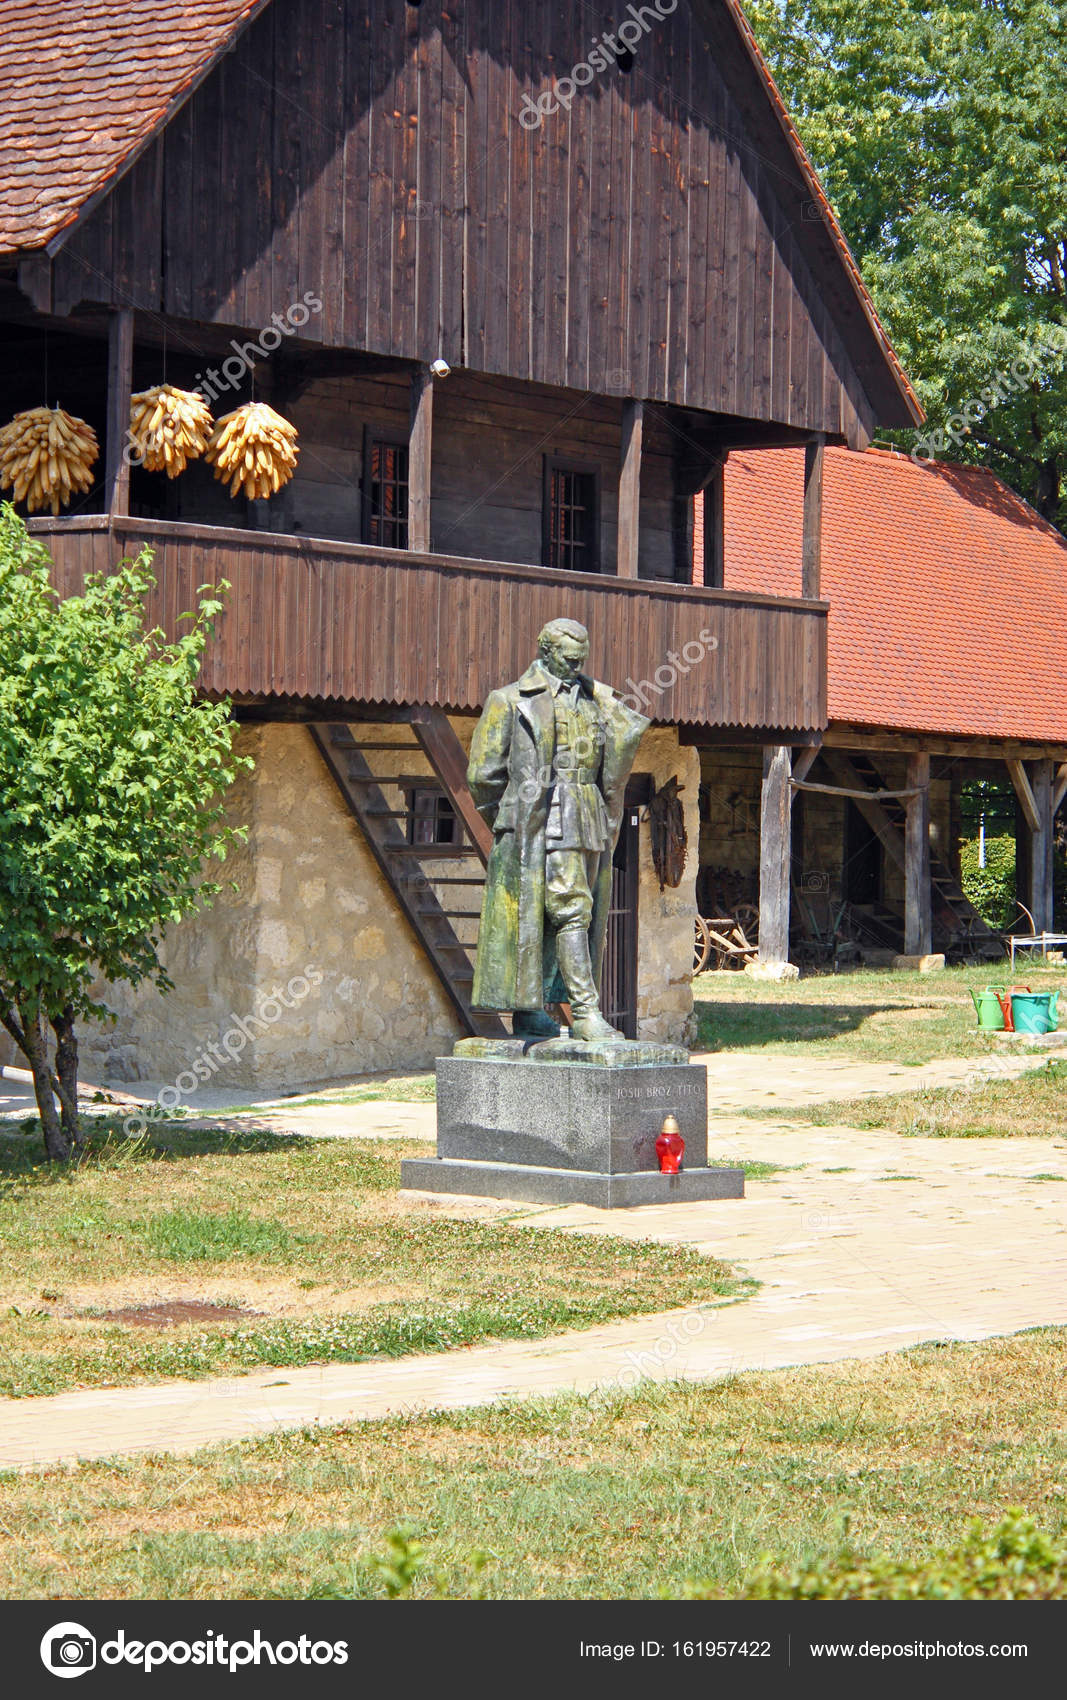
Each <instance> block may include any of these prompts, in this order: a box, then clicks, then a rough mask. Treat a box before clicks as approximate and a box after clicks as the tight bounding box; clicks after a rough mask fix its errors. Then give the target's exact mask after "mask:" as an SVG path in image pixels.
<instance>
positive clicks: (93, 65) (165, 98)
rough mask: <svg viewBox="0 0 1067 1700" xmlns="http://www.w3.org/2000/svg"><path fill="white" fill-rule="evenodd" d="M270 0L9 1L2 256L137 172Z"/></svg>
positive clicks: (0, 78) (1, 66)
mask: <svg viewBox="0 0 1067 1700" xmlns="http://www.w3.org/2000/svg"><path fill="white" fill-rule="evenodd" d="M265 3H266V0H121V3H118V0H77V4H74V3H73V0H0V183H2V184H3V199H2V202H0V253H2V252H6V251H8V250H12V249H16V248H39V247H43V246H44V244H45V243H47V242H50V241H51V240H52V238H53V237H55V236H56V235H58V234H59V232H60V231H62V230H64V229H65V228H66V227H67V226H68V225H69V224H71V223H73V221H74V220H75V219H76V218H77V216H78V212H79V209H80V208H81V207H82V206H83V204H84V203H85V202H86V201H88V200H89V199H90V198H91V197H92V196H94V195H95V194H96V193H97V192H98V191H99V190H101V189H102V188H103V187H104V186H105V185H106V184H107V183H108V182H109V180H110V179H111V178H113V177H114V176H115V174H116V172H118V170H119V168H120V167H121V166H123V165H126V164H132V162H133V159H134V158H135V157H136V155H137V153H138V152H139V151H140V148H141V147H142V146H143V145H144V144H145V143H146V142H147V141H148V140H149V139H150V137H151V136H152V135H153V134H154V132H155V131H156V129H157V128H158V127H159V125H160V124H161V123H162V122H163V121H164V119H165V118H166V117H167V115H168V113H169V112H170V111H171V109H172V108H173V107H174V106H175V105H176V104H177V103H178V102H180V101H181V100H183V99H184V98H185V97H186V95H188V94H189V92H190V90H191V89H192V88H193V87H194V86H195V85H196V83H197V82H199V81H200V79H201V78H202V77H203V76H204V75H205V74H206V73H207V71H208V70H209V69H210V67H211V65H212V64H213V62H214V60H215V58H216V57H217V55H218V54H219V53H220V52H221V51H222V49H223V48H224V47H225V45H226V43H227V42H228V41H229V39H230V38H231V37H232V36H233V35H234V33H235V32H236V31H237V30H238V29H239V28H240V26H241V25H242V24H244V23H245V22H246V21H247V20H248V19H249V18H251V17H253V16H254V15H255V13H256V12H258V11H260V10H261V8H262V6H263V5H264V4H265Z"/></svg>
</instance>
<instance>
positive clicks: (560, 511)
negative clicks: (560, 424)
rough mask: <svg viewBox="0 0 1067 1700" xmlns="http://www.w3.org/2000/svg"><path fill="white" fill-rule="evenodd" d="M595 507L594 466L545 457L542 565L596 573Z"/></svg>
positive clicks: (597, 503)
mask: <svg viewBox="0 0 1067 1700" xmlns="http://www.w3.org/2000/svg"><path fill="white" fill-rule="evenodd" d="M599 510H600V488H599V475H598V473H597V470H596V468H595V467H590V466H579V465H575V464H574V463H572V462H567V461H559V460H551V459H549V460H546V462H545V493H544V522H543V543H544V547H543V552H542V554H543V562H544V565H545V566H546V567H559V568H562V569H563V570H565V571H567V572H578V573H595V572H599V570H600V550H599V540H600V539H599V534H600V513H599Z"/></svg>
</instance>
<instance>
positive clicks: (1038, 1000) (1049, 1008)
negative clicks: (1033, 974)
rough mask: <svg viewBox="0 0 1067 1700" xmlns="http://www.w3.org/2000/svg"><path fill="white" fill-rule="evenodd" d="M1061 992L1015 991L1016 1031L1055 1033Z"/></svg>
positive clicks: (1014, 1020)
mask: <svg viewBox="0 0 1067 1700" xmlns="http://www.w3.org/2000/svg"><path fill="white" fill-rule="evenodd" d="M1059 995H1060V994H1059V992H1058V991H1055V992H1030V991H1026V992H1013V993H1012V995H1011V1015H1012V1021H1013V1022H1014V1023H1015V1031H1016V1033H1055V1031H1056V1029H1057V1027H1058V1026H1059V1016H1058V1013H1057V1009H1056V1000H1057V999H1058V997H1059Z"/></svg>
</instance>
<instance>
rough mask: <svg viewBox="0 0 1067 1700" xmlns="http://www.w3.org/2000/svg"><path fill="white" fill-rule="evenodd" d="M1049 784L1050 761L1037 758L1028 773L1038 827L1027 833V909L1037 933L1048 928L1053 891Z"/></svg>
mask: <svg viewBox="0 0 1067 1700" xmlns="http://www.w3.org/2000/svg"><path fill="white" fill-rule="evenodd" d="M1052 783H1053V767H1052V763H1051V762H1050V761H1036V762H1034V764H1033V767H1032V769H1031V773H1030V788H1031V793H1032V796H1033V799H1034V806H1035V808H1036V811H1037V826H1036V827H1034V828H1032V829H1031V833H1030V908H1031V911H1032V912H1033V917H1034V927H1035V930H1036V931H1037V932H1039V933H1040V932H1045V931H1051V929H1052V925H1053V909H1054V903H1053V890H1052V878H1053V875H1052V843H1053V838H1052V818H1053V809H1052Z"/></svg>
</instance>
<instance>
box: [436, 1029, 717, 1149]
mask: <svg viewBox="0 0 1067 1700" xmlns="http://www.w3.org/2000/svg"><path fill="white" fill-rule="evenodd" d="M667 1115H673V1116H674V1117H675V1118H676V1119H677V1122H678V1126H679V1129H680V1131H681V1135H682V1138H683V1139H684V1140H685V1158H684V1162H685V1167H686V1168H687V1169H697V1168H702V1167H703V1166H704V1164H705V1163H706V1162H707V1160H708V1076H707V1069H706V1068H704V1067H702V1066H700V1065H697V1064H694V1063H681V1064H678V1063H668V1064H660V1065H652V1066H647V1065H646V1066H645V1067H641V1068H630V1069H620V1068H611V1067H600V1066H598V1065H596V1064H593V1063H565V1062H559V1063H553V1064H552V1066H551V1067H546V1065H545V1064H544V1063H541V1062H530V1061H511V1060H502V1059H494V1058H488V1057H485V1058H473V1057H470V1058H468V1057H441V1058H440V1059H439V1060H438V1063H437V1155H438V1157H450V1158H458V1159H461V1160H464V1161H471V1162H479V1163H533V1164H536V1165H538V1166H539V1167H541V1168H548V1169H581V1170H583V1171H585V1172H587V1173H588V1172H591V1171H592V1172H595V1173H602V1174H632V1173H634V1172H635V1171H640V1170H656V1171H657V1173H658V1170H659V1164H658V1161H657V1158H656V1139H657V1136H658V1135H659V1133H660V1132H661V1130H662V1128H663V1120H664V1117H665V1116H667Z"/></svg>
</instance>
